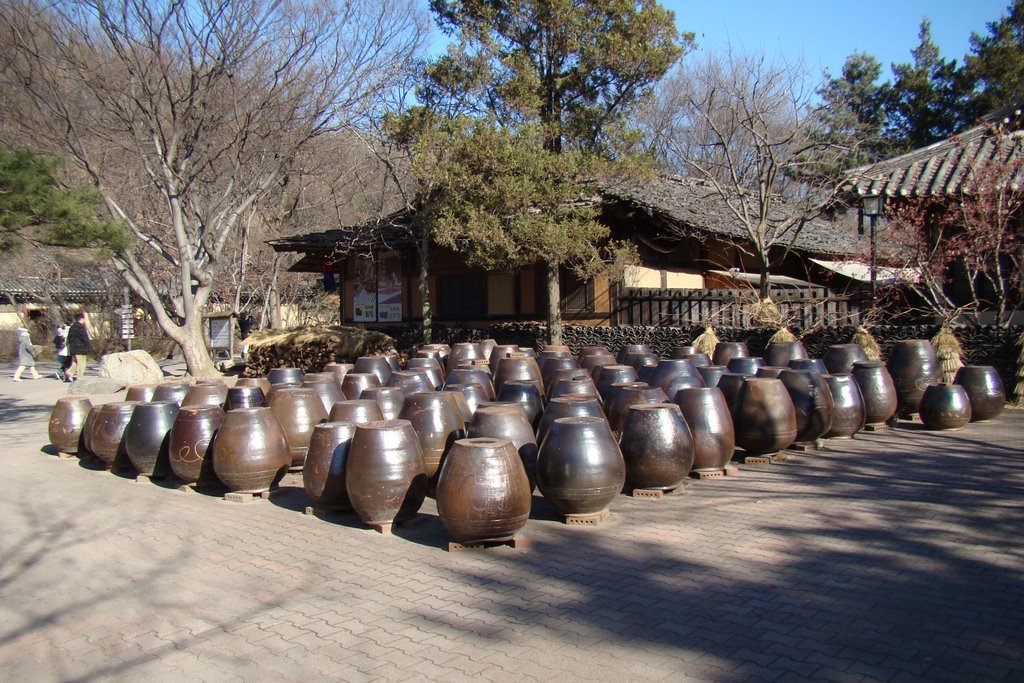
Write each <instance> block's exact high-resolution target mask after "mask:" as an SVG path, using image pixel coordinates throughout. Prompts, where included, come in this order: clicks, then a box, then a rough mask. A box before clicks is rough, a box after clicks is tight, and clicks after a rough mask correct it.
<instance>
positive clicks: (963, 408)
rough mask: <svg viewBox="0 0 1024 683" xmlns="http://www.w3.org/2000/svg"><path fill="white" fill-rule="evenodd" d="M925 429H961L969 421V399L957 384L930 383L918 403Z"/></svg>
mask: <svg viewBox="0 0 1024 683" xmlns="http://www.w3.org/2000/svg"><path fill="white" fill-rule="evenodd" d="M919 412H920V416H921V422H922V423H924V426H925V429H932V430H942V431H947V430H953V429H961V428H963V427H964V426H966V425H967V423H968V422H970V421H971V399H970V398H969V397H968V396H967V392H966V391H965V390H964V388H963V387H962V386H960V385H959V384H931V385H929V386H927V387H926V388H925V390H924V394H923V395H922V396H921V402H920V404H919Z"/></svg>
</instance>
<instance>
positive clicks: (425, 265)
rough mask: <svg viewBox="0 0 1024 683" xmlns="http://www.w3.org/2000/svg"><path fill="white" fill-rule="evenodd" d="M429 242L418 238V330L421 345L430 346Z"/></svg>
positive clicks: (431, 326)
mask: <svg viewBox="0 0 1024 683" xmlns="http://www.w3.org/2000/svg"><path fill="white" fill-rule="evenodd" d="M429 249H430V241H429V240H428V239H427V238H426V237H422V238H420V243H419V250H418V251H419V257H420V307H421V309H422V311H423V315H422V318H423V321H422V322H421V323H420V329H421V330H422V332H423V343H424V344H430V343H431V339H432V338H433V325H434V312H433V311H432V310H431V308H430V281H429V277H430V255H429Z"/></svg>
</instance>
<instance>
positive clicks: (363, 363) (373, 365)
mask: <svg viewBox="0 0 1024 683" xmlns="http://www.w3.org/2000/svg"><path fill="white" fill-rule="evenodd" d="M352 372H356V373H360V374H365V373H372V374H374V375H376V376H377V379H378V380H379V381H380V384H378V385H377V386H381V387H386V386H387V385H388V382H389V381H391V373H392V372H394V370H393V369H392V368H391V364H390V363H389V362H388V359H387V358H385V357H384V356H360V357H359V358H356V362H355V367H353V368H352Z"/></svg>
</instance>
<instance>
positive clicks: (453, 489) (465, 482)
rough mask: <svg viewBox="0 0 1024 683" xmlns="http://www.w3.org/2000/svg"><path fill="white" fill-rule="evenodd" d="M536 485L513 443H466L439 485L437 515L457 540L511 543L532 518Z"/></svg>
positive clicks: (458, 443) (474, 440) (488, 440)
mask: <svg viewBox="0 0 1024 683" xmlns="http://www.w3.org/2000/svg"><path fill="white" fill-rule="evenodd" d="M531 499H532V496H531V487H530V482H529V480H528V479H527V476H526V472H525V471H524V470H523V464H522V462H520V460H519V456H518V454H517V453H516V449H515V446H514V445H513V443H512V442H511V441H509V440H508V439H495V438H490V437H481V438H471V439H460V440H458V441H456V442H455V445H454V446H452V449H451V452H449V453H448V458H447V459H446V460H445V462H444V466H442V468H441V475H440V477H439V479H438V482H437V516H438V517H440V518H441V522H442V523H443V524H444V526H445V528H446V529H447V530H448V533H449V534H451V537H452V540H453V541H455V542H457V543H463V544H471V543H484V542H488V541H505V540H509V539H511V538H512V537H513V536H515V535H516V533H517V532H518V531H519V530H520V529H522V528H523V526H525V525H526V520H527V519H529V517H530V504H531Z"/></svg>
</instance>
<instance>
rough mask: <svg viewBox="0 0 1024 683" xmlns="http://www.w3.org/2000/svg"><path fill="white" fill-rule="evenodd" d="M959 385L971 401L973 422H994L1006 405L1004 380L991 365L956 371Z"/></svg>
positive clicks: (965, 367)
mask: <svg viewBox="0 0 1024 683" xmlns="http://www.w3.org/2000/svg"><path fill="white" fill-rule="evenodd" d="M953 384H959V385H960V386H962V387H963V388H964V391H966V392H967V397H968V398H969V399H970V400H971V422H984V421H985V420H994V419H995V418H997V417H999V415H1000V414H1001V413H1002V412H1003V408H1004V407H1005V405H1006V391H1005V390H1004V389H1003V380H1002V378H1000V377H999V373H998V372H997V371H996V369H995V368H994V367H992V366H991V365H965V366H963V367H962V368H960V369H959V370H957V371H956V378H955V379H954V380H953Z"/></svg>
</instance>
